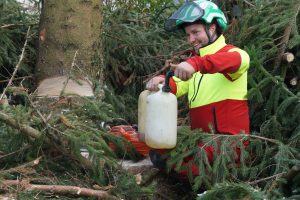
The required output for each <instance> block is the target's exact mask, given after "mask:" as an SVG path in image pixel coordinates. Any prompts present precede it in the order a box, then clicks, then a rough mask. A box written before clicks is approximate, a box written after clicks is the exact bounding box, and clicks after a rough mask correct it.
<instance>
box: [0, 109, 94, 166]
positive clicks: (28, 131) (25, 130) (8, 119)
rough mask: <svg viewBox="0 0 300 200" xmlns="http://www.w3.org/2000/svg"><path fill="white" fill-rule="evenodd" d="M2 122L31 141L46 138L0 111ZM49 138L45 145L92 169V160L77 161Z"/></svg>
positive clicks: (45, 139) (45, 140) (82, 159)
mask: <svg viewBox="0 0 300 200" xmlns="http://www.w3.org/2000/svg"><path fill="white" fill-rule="evenodd" d="M0 121H3V122H4V123H6V124H7V125H9V126H11V127H13V128H15V129H17V130H19V131H20V132H21V133H22V134H24V135H26V136H27V137H29V138H30V139H31V140H34V139H39V138H41V137H42V136H45V135H44V134H42V133H41V132H40V131H39V130H36V129H34V128H32V127H31V126H28V125H26V124H21V123H19V122H17V121H16V120H15V119H13V118H12V117H10V116H9V115H7V114H6V113H4V112H2V111H0ZM49 137H50V136H49ZM49 137H48V136H46V137H43V141H44V142H45V143H47V144H48V145H51V146H52V147H54V148H56V149H57V150H58V151H59V152H61V154H63V155H67V156H69V157H70V158H71V159H73V160H77V161H79V162H80V163H81V164H82V165H83V166H84V167H85V168H86V169H92V163H91V161H90V160H88V159H85V158H83V157H82V158H81V159H80V160H78V159H76V157H75V156H74V155H73V154H72V153H71V152H69V151H68V150H66V149H65V148H63V147H60V146H59V145H57V144H56V143H55V140H54V139H53V138H49Z"/></svg>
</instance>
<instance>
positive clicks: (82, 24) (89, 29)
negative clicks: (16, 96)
mask: <svg viewBox="0 0 300 200" xmlns="http://www.w3.org/2000/svg"><path fill="white" fill-rule="evenodd" d="M101 24H102V4H101V1H97V0H93V1H68V0H64V1H60V2H54V1H42V12H41V17H40V25H39V29H40V30H39V46H38V52H39V53H38V59H37V65H36V70H35V73H36V78H37V81H38V82H40V81H42V80H44V79H46V78H53V77H58V76H60V77H63V78H62V79H57V78H54V79H52V80H53V81H51V80H48V81H49V82H48V81H47V84H45V85H42V86H40V87H39V88H38V90H39V92H38V94H40V92H42V90H43V92H42V94H43V95H47V94H51V91H49V87H52V88H55V89H58V88H60V91H59V92H61V90H62V86H63V81H66V80H67V77H69V79H70V75H72V76H71V80H72V79H74V80H80V79H81V81H82V82H84V83H82V84H86V87H88V84H87V83H86V80H84V78H85V79H89V80H92V79H94V80H96V79H97V80H98V81H103V76H102V67H103V66H102V54H101V52H102V50H101V48H102V47H101V38H100V35H101ZM59 81H62V82H61V83H60V86H59V85H58V86H57V84H58V82H59ZM67 82H68V81H67ZM70 83H71V81H70ZM70 83H65V84H66V87H65V89H66V90H68V89H70V91H66V92H76V93H79V94H80V93H82V94H83V95H84V94H86V95H87V96H89V95H91V94H88V93H86V92H87V91H86V90H88V88H84V89H83V90H80V88H81V87H83V86H84V85H83V86H82V85H79V84H77V85H76V84H74V86H73V87H75V88H72V87H68V86H69V85H70ZM52 84H53V85H52ZM68 84H69V85H68ZM44 87H46V88H44ZM45 90H46V91H47V92H46V91H45Z"/></svg>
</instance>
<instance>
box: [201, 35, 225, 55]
mask: <svg viewBox="0 0 300 200" xmlns="http://www.w3.org/2000/svg"><path fill="white" fill-rule="evenodd" d="M224 46H226V43H225V37H224V36H223V35H220V37H219V38H218V39H217V40H216V41H214V42H213V43H212V44H210V45H207V46H205V47H203V48H200V49H199V53H200V56H201V57H202V56H206V55H210V54H214V53H216V52H217V51H219V50H220V49H222V48H223V47H224Z"/></svg>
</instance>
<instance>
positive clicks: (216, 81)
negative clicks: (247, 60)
mask: <svg viewBox="0 0 300 200" xmlns="http://www.w3.org/2000/svg"><path fill="white" fill-rule="evenodd" d="M200 75H201V74H200V73H198V77H196V79H195V78H193V80H190V83H191V84H190V87H189V95H188V98H189V102H190V108H195V107H199V106H203V105H207V104H210V103H214V102H218V101H222V100H225V99H234V100H246V99H247V73H244V74H242V75H241V76H240V78H239V79H237V80H235V81H230V80H228V79H227V78H226V77H225V76H224V75H223V74H220V73H215V74H204V76H203V78H202V81H201V84H200V87H199V90H198V95H197V96H196V98H195V99H194V101H191V100H192V97H193V95H194V94H195V93H196V92H197V87H198V82H199V80H200V78H201V76H200ZM192 81H194V82H192ZM193 85H195V87H194V86H193Z"/></svg>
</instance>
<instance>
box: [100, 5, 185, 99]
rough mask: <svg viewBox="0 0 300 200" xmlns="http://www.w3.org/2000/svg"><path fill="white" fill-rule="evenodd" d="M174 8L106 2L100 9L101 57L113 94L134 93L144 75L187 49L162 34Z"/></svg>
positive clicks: (170, 37) (169, 6)
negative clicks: (102, 16)
mask: <svg viewBox="0 0 300 200" xmlns="http://www.w3.org/2000/svg"><path fill="white" fill-rule="evenodd" d="M175 8H176V7H175V5H174V3H173V1H170V0H168V1H149V2H148V1H131V0H129V1H126V3H124V4H123V3H120V2H118V3H114V2H113V1H107V6H106V7H105V10H104V24H103V30H104V38H103V40H104V45H103V46H104V57H105V71H106V72H107V73H106V76H105V77H107V79H108V80H109V82H110V83H111V84H112V86H113V87H114V88H118V89H117V91H118V92H121V91H122V90H124V89H126V86H129V87H130V88H131V90H130V89H128V90H129V91H128V90H127V91H128V92H130V93H131V94H132V93H135V94H138V93H139V92H141V91H142V90H143V89H144V86H143V81H144V80H145V79H146V78H147V77H146V76H149V75H151V74H152V73H154V72H156V71H158V70H159V69H160V68H162V67H163V65H164V62H165V60H166V59H170V58H171V57H172V56H173V55H174V54H176V52H179V51H181V50H183V49H184V48H187V44H186V42H185V41H184V40H183V38H181V37H177V36H174V34H170V33H166V32H165V31H164V28H163V27H164V20H165V18H166V17H168V16H169V14H171V11H172V10H174V9H175Z"/></svg>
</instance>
